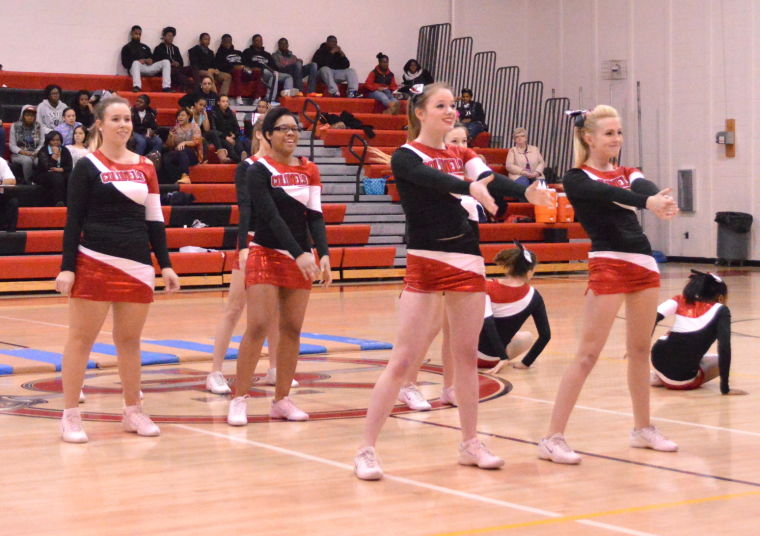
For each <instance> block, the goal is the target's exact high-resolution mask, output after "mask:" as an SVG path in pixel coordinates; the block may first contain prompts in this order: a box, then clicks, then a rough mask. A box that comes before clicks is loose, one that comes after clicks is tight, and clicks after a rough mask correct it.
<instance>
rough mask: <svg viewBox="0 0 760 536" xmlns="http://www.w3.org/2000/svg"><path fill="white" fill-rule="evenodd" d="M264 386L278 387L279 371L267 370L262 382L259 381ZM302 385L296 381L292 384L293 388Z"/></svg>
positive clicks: (273, 368) (274, 369)
mask: <svg viewBox="0 0 760 536" xmlns="http://www.w3.org/2000/svg"><path fill="white" fill-rule="evenodd" d="M259 381H260V382H261V383H263V384H264V385H277V369H276V368H275V367H272V368H270V369H269V370H267V373H266V374H265V375H264V377H263V378H261V380H259ZM299 385H301V384H300V383H298V382H297V381H296V380H295V379H293V381H291V382H290V386H291V387H298V386H299Z"/></svg>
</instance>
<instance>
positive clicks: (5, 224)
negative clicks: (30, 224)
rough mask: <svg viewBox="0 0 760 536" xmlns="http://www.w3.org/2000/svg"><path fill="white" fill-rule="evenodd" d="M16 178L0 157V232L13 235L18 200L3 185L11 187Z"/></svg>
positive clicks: (16, 221)
mask: <svg viewBox="0 0 760 536" xmlns="http://www.w3.org/2000/svg"><path fill="white" fill-rule="evenodd" d="M14 184H16V177H15V176H14V175H13V172H12V171H11V168H10V166H9V165H8V162H6V160H5V158H2V157H0V231H5V232H8V233H13V232H15V231H16V224H17V223H18V199H16V197H15V196H14V195H12V194H10V193H8V192H7V191H6V190H5V188H3V185H5V186H13V185H14Z"/></svg>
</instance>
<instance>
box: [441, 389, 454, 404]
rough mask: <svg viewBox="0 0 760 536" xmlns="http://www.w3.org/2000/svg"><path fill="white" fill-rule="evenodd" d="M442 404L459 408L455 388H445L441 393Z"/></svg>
mask: <svg viewBox="0 0 760 536" xmlns="http://www.w3.org/2000/svg"><path fill="white" fill-rule="evenodd" d="M441 404H447V405H449V406H457V398H456V392H455V391H454V387H453V386H452V387H444V388H443V390H442V391H441Z"/></svg>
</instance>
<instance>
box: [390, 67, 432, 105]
mask: <svg viewBox="0 0 760 536" xmlns="http://www.w3.org/2000/svg"><path fill="white" fill-rule="evenodd" d="M432 83H433V75H432V74H430V72H429V71H428V70H427V69H423V68H422V67H421V66H420V63H419V62H418V61H417V60H415V59H411V60H409V61H407V62H406V63H405V64H404V74H402V75H401V87H399V89H398V92H399V93H401V94H402V95H406V96H407V97H408V96H409V95H411V93H412V86H414V85H416V84H422V85H427V84H432Z"/></svg>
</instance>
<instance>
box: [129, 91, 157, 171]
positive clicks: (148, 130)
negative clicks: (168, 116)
mask: <svg viewBox="0 0 760 536" xmlns="http://www.w3.org/2000/svg"><path fill="white" fill-rule="evenodd" d="M157 116H158V113H157V112H156V110H154V109H153V108H151V107H150V97H149V96H148V95H146V94H144V93H143V94H142V95H140V96H138V97H137V99H136V100H135V105H134V106H132V138H133V139H134V142H135V147H134V151H135V152H136V153H137V154H139V155H142V156H148V158H149V159H150V160H151V161H152V162H153V163H154V164H155V163H156V161H157V160H158V158H159V157H160V156H161V147H162V146H163V141H161V136H159V135H158V123H157V122H156V117H157Z"/></svg>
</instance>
